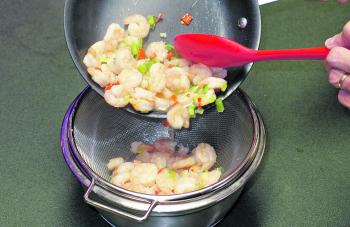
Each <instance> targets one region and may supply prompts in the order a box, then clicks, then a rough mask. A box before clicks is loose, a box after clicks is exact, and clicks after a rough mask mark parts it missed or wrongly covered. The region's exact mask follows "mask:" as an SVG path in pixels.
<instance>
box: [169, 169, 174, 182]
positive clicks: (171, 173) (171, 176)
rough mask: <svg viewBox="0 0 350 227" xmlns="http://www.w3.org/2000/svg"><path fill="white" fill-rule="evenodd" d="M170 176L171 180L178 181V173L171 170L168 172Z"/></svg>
mask: <svg viewBox="0 0 350 227" xmlns="http://www.w3.org/2000/svg"><path fill="white" fill-rule="evenodd" d="M168 176H169V178H170V179H172V180H176V172H175V171H174V170H172V169H169V170H168Z"/></svg>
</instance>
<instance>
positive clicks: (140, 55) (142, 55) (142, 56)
mask: <svg viewBox="0 0 350 227" xmlns="http://www.w3.org/2000/svg"><path fill="white" fill-rule="evenodd" d="M146 58H147V56H146V52H145V49H143V48H141V49H140V50H139V53H138V54H137V59H138V60H142V59H146Z"/></svg>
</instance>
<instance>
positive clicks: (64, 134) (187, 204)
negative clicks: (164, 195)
mask: <svg viewBox="0 0 350 227" xmlns="http://www.w3.org/2000/svg"><path fill="white" fill-rule="evenodd" d="M73 104H74V103H72V104H71V106H70V107H69V108H68V110H67V113H66V115H65V118H64V120H63V123H62V126H61V150H62V153H63V156H64V159H65V161H66V163H67V165H68V167H69V168H70V170H71V172H72V173H73V175H74V176H75V178H76V179H77V180H78V181H79V182H80V183H81V184H82V185H83V186H84V187H88V186H89V185H90V184H91V181H90V179H89V178H88V176H87V174H86V173H84V171H83V170H82V167H81V166H79V163H77V160H76V159H75V158H74V154H73V152H72V150H71V149H70V146H69V143H68V131H69V127H68V124H67V122H68V119H67V118H68V117H69V114H70V110H71V109H72V106H73ZM257 115H258V118H259V125H260V127H259V135H260V136H261V140H259V146H258V147H257V149H258V151H257V155H256V157H255V159H254V161H253V162H252V164H251V165H250V166H249V168H248V169H247V171H246V172H245V173H243V174H242V176H240V177H239V179H238V180H237V181H235V182H233V183H232V184H231V185H230V186H229V187H228V188H226V189H224V190H221V191H220V192H218V193H210V194H208V195H207V198H205V197H197V198H195V199H196V200H187V201H183V203H181V204H179V202H182V201H176V203H177V204H173V203H159V204H158V205H157V206H156V207H155V208H154V210H153V211H154V212H156V214H153V215H157V214H159V213H160V212H161V214H165V215H166V213H172V212H187V211H188V210H196V209H205V208H206V207H208V206H209V205H210V204H211V203H214V202H220V201H221V200H223V199H225V198H226V197H227V196H229V195H231V194H233V193H236V192H237V191H239V190H240V189H241V188H242V187H244V185H245V184H246V183H247V181H248V180H249V179H250V178H251V177H252V176H253V174H254V173H255V171H256V170H257V168H258V166H259V165H260V163H261V160H262V157H263V154H264V152H265V146H266V131H265V127H264V121H263V119H262V117H261V115H260V114H259V112H258V111H257ZM94 192H95V193H96V194H97V195H99V196H101V197H102V198H103V199H106V200H107V201H110V202H113V203H117V204H118V205H121V206H125V207H127V208H130V209H134V210H138V211H144V210H145V209H143V206H142V205H143V204H138V205H137V206H132V205H134V204H133V203H131V201H130V200H128V199H125V198H124V199H122V201H118V202H116V198H118V199H120V197H118V195H115V194H113V193H111V192H110V191H105V190H104V188H100V187H96V188H95V190H94ZM132 202H135V201H132ZM199 202H200V203H199ZM139 205H140V206H139ZM174 206H175V207H174ZM177 214H179V213H177ZM181 214H182V213H181ZM153 215H152V216H153Z"/></svg>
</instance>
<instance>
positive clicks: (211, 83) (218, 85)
mask: <svg viewBox="0 0 350 227" xmlns="http://www.w3.org/2000/svg"><path fill="white" fill-rule="evenodd" d="M200 85H201V86H205V85H208V87H209V88H212V89H223V88H225V89H226V87H227V81H226V80H224V79H221V78H218V77H208V78H205V79H204V80H202V81H201V82H200Z"/></svg>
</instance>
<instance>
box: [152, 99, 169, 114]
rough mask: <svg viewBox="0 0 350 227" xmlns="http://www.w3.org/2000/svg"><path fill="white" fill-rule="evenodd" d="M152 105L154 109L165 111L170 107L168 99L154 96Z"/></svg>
mask: <svg viewBox="0 0 350 227" xmlns="http://www.w3.org/2000/svg"><path fill="white" fill-rule="evenodd" d="M154 105H155V106H154V109H155V110H158V111H163V112H166V111H168V109H169V108H170V101H169V100H168V99H163V98H159V97H155V99H154Z"/></svg>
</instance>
